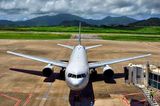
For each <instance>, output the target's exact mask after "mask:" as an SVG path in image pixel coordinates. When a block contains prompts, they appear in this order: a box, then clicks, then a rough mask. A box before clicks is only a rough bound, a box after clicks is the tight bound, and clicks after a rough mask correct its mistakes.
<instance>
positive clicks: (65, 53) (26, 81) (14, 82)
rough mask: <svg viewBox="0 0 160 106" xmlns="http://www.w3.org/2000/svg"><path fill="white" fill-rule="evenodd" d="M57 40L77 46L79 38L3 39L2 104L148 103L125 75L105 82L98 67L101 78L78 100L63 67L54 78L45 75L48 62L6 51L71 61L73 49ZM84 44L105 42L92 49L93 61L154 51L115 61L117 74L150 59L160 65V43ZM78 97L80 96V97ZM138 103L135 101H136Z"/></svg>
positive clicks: (0, 45)
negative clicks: (125, 78) (60, 45)
mask: <svg viewBox="0 0 160 106" xmlns="http://www.w3.org/2000/svg"><path fill="white" fill-rule="evenodd" d="M57 43H62V44H68V45H76V44H77V42H76V40H0V85H1V86H0V106H11V105H14V106H53V105H54V106H67V105H68V106H69V105H72V106H82V105H83V106H88V105H91V106H92V105H94V106H106V105H107V106H119V104H121V106H128V105H129V104H130V103H131V102H133V101H136V102H137V103H139V104H144V102H145V100H146V99H145V97H144V95H143V93H142V91H141V90H140V89H139V88H137V87H135V86H133V85H127V84H125V83H124V78H117V79H115V81H116V83H115V84H111V83H105V82H104V81H103V78H101V75H102V73H103V72H102V69H103V68H98V69H97V72H98V76H99V77H98V79H97V80H96V79H92V80H91V82H90V83H89V84H88V86H87V88H86V89H84V90H83V91H81V92H80V95H81V96H80V98H78V101H77V100H75V98H76V97H75V92H74V91H70V89H69V88H68V87H67V85H66V83H65V81H64V80H61V79H59V77H58V76H59V70H60V68H58V67H55V68H54V74H53V75H52V77H50V78H45V77H43V76H42V69H43V68H44V67H45V66H46V65H47V64H44V63H41V62H36V61H32V60H28V59H24V58H20V57H16V56H13V55H9V54H7V53H6V51H7V50H10V51H16V52H20V53H24V54H30V55H35V56H40V57H46V58H50V59H55V60H68V59H69V56H70V53H71V51H70V50H69V49H66V48H62V47H59V46H57V45H56V44H57ZM82 44H83V45H95V44H102V45H103V46H102V47H99V48H95V49H92V50H89V51H88V58H89V61H100V60H107V59H114V58H121V57H130V56H136V55H141V54H147V53H151V54H152V56H151V57H147V58H143V59H137V60H133V61H130V62H123V63H119V64H113V65H111V67H112V68H113V70H114V72H115V73H116V74H119V75H121V74H123V66H126V65H128V64H129V63H131V62H132V63H134V64H146V62H147V61H150V62H153V63H157V64H159V60H160V57H159V54H160V51H159V48H160V43H158V42H157V43H152V42H127V41H124V42H123V41H109V40H106V41H104V40H90V39H87V40H82ZM76 99H77V98H76ZM134 103H135V102H134Z"/></svg>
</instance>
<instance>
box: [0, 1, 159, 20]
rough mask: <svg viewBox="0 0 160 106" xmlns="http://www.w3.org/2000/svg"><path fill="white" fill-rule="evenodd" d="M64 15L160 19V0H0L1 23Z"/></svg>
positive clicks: (92, 17)
mask: <svg viewBox="0 0 160 106" xmlns="http://www.w3.org/2000/svg"><path fill="white" fill-rule="evenodd" d="M63 13H67V14H73V15H78V16H81V17H83V18H88V19H90V18H91V19H102V18H104V17H106V16H114V17H117V16H128V17H132V18H135V19H139V20H141V19H146V18H150V17H160V0H0V20H13V21H17V20H28V19H31V18H34V17H38V16H44V15H56V14H63Z"/></svg>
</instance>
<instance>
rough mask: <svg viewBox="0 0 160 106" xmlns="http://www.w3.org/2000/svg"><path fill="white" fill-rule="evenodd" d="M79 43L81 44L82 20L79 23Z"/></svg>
mask: <svg viewBox="0 0 160 106" xmlns="http://www.w3.org/2000/svg"><path fill="white" fill-rule="evenodd" d="M78 41H79V44H80V45H81V22H80V23H79V37H78Z"/></svg>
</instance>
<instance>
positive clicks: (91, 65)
mask: <svg viewBox="0 0 160 106" xmlns="http://www.w3.org/2000/svg"><path fill="white" fill-rule="evenodd" d="M150 55H151V54H146V55H141V56H135V57H129V58H119V59H112V60H106V61H99V62H94V63H89V68H97V67H102V66H105V65H110V64H114V63H120V62H124V61H129V60H134V59H138V58H143V57H147V56H150Z"/></svg>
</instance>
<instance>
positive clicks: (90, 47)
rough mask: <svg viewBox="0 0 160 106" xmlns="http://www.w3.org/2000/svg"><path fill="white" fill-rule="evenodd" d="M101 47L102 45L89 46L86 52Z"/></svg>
mask: <svg viewBox="0 0 160 106" xmlns="http://www.w3.org/2000/svg"><path fill="white" fill-rule="evenodd" d="M100 46H102V45H93V46H87V47H86V50H88V49H92V48H96V47H100Z"/></svg>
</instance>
